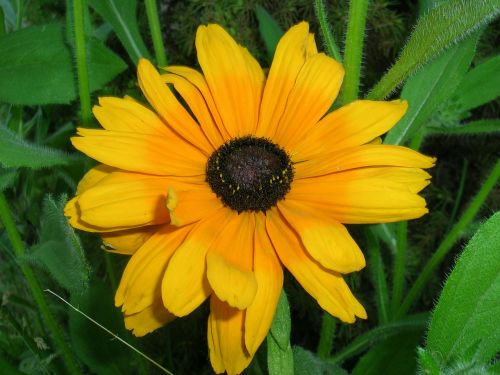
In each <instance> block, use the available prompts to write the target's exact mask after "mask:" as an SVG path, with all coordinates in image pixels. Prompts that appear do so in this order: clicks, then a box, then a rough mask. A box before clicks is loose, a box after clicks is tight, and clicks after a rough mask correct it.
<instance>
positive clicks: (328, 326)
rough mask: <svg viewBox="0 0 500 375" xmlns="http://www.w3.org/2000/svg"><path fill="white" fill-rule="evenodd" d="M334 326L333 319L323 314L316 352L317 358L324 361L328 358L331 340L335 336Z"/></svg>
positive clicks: (325, 313)
mask: <svg viewBox="0 0 500 375" xmlns="http://www.w3.org/2000/svg"><path fill="white" fill-rule="evenodd" d="M335 326H336V324H335V318H334V317H333V316H331V315H330V314H328V313H327V312H324V313H323V320H322V322H321V333H320V336H319V343H318V349H317V351H316V352H317V353H318V357H319V358H322V359H326V358H328V357H329V356H330V352H331V350H332V345H333V338H334V336H335Z"/></svg>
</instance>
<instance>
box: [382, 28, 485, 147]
mask: <svg viewBox="0 0 500 375" xmlns="http://www.w3.org/2000/svg"><path fill="white" fill-rule="evenodd" d="M478 38H479V33H475V34H474V35H471V36H470V37H468V38H467V39H466V40H464V41H463V42H462V43H460V44H459V45H457V46H455V47H453V48H451V49H450V50H448V51H446V52H445V53H444V54H442V55H441V56H439V57H438V58H437V59H436V60H434V61H432V62H431V63H429V64H427V65H426V66H425V67H424V68H422V69H421V70H420V71H419V72H418V73H417V74H415V75H414V76H413V77H411V78H410V79H409V80H408V81H407V82H406V84H405V86H404V88H403V91H402V92H401V98H402V99H406V100H407V101H408V111H407V112H406V114H405V115H404V116H403V118H402V119H401V120H400V121H399V122H398V124H397V125H396V126H395V127H393V128H392V129H391V130H390V131H389V133H387V136H386V137H385V139H384V143H386V144H402V143H404V142H405V141H407V140H409V139H410V138H411V137H412V136H413V135H414V134H415V133H416V132H417V131H418V130H419V129H420V127H421V126H422V125H424V124H425V123H426V121H427V120H428V119H429V118H430V117H431V116H432V114H433V113H434V112H435V110H436V109H437V108H438V107H439V105H440V104H441V103H443V102H445V101H446V100H448V98H449V97H450V96H451V95H452V93H453V91H454V90H455V88H456V87H457V85H458V83H459V82H460V81H461V80H462V77H463V76H464V74H465V73H466V72H467V69H468V68H469V65H470V63H471V61H472V58H473V57H474V53H475V51H476V45H477V40H478Z"/></svg>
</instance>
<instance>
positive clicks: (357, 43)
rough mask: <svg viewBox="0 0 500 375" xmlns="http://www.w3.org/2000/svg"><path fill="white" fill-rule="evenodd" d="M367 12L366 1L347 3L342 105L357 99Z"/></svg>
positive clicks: (358, 0)
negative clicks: (347, 14)
mask: <svg viewBox="0 0 500 375" xmlns="http://www.w3.org/2000/svg"><path fill="white" fill-rule="evenodd" d="M367 10H368V0H351V1H350V2H349V18H348V21H347V34H346V41H345V51H344V67H345V78H344V85H343V89H342V103H343V104H347V103H350V102H352V101H353V100H356V99H357V98H358V93H359V77H360V73H361V58H362V53H363V40H364V37H365V25H366V13H367Z"/></svg>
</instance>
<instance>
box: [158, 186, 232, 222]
mask: <svg viewBox="0 0 500 375" xmlns="http://www.w3.org/2000/svg"><path fill="white" fill-rule="evenodd" d="M222 207H223V205H222V202H221V201H220V199H218V198H217V196H216V195H215V194H214V193H213V191H212V190H211V189H210V187H209V186H208V185H207V184H202V185H194V184H191V185H190V186H189V187H185V188H183V187H180V188H175V187H173V186H169V190H168V198H167V208H168V210H169V212H170V221H171V223H172V224H173V225H177V226H181V225H186V224H189V223H194V222H196V221H199V220H200V219H203V218H205V217H210V216H211V215H212V214H213V213H214V212H215V211H217V210H219V209H221V208H222Z"/></svg>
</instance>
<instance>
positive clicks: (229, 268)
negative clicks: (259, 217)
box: [207, 210, 257, 309]
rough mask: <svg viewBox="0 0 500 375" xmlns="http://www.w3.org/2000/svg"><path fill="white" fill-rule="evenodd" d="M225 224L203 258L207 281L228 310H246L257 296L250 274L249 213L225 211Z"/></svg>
mask: <svg viewBox="0 0 500 375" xmlns="http://www.w3.org/2000/svg"><path fill="white" fill-rule="evenodd" d="M228 216H229V220H228V222H227V223H226V225H224V226H223V227H222V226H221V228H224V230H223V231H221V232H220V233H219V235H218V236H217V238H216V239H215V241H214V242H213V244H212V246H211V247H210V250H209V251H208V254H207V277H208V281H209V283H210V286H211V287H212V289H213V291H214V292H215V294H216V295H217V297H218V298H219V299H220V300H222V301H225V302H227V303H228V304H229V305H231V306H232V307H236V308H238V309H244V308H246V307H248V306H249V305H250V304H251V303H252V301H253V299H254V297H255V293H256V292H257V281H256V279H255V275H254V273H253V257H254V244H253V237H254V232H255V219H254V214H253V213H246V212H243V213H241V214H238V213H236V212H234V211H229V210H228Z"/></svg>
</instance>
